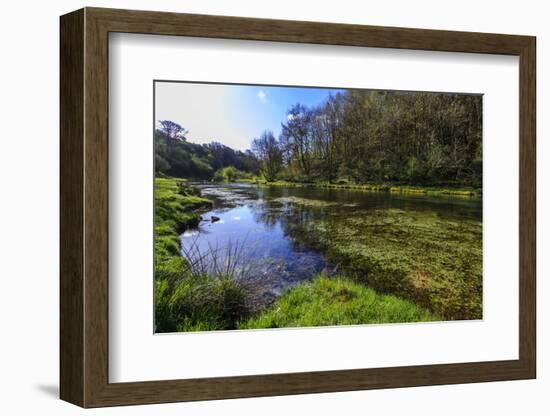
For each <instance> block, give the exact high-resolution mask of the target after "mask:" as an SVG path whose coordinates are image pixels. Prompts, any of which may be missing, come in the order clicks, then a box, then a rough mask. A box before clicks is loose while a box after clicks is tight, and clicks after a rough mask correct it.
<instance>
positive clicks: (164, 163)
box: [155, 90, 482, 187]
mask: <svg viewBox="0 0 550 416" xmlns="http://www.w3.org/2000/svg"><path fill="white" fill-rule="evenodd" d="M186 134H187V131H186V130H185V129H184V128H183V127H181V126H180V125H178V124H177V123H174V122H172V121H169V120H163V121H160V122H159V126H158V128H157V129H156V131H155V169H156V172H161V173H164V174H167V175H170V176H176V177H192V178H198V179H212V178H214V176H215V173H216V172H217V171H219V170H220V169H223V168H226V167H234V168H236V169H237V170H238V171H242V172H249V173H251V174H254V175H259V174H261V175H262V176H263V177H264V179H265V180H267V181H270V182H271V181H275V180H288V181H300V182H314V181H327V182H330V183H334V182H357V183H364V182H375V183H402V184H417V185H436V186H437V185H440V186H475V187H481V181H482V98H481V96H479V95H468V94H455V93H423V92H394V91H368V90H347V91H345V92H343V93H338V94H335V95H331V96H329V97H328V98H327V99H326V100H325V101H324V102H322V103H321V104H319V105H317V106H311V107H308V106H304V105H303V104H300V103H297V104H295V105H293V106H292V107H291V108H289V109H288V111H287V117H286V120H285V121H284V122H283V123H281V133H280V134H279V136H278V137H275V135H274V134H273V132H272V131H269V130H266V131H264V132H263V133H262V134H261V135H260V136H259V137H257V138H255V139H253V140H252V143H251V150H246V151H244V152H242V151H236V150H233V149H231V148H230V147H227V146H225V145H223V144H221V143H218V142H212V143H209V144H205V145H199V144H193V143H189V142H188V141H187V140H186V137H185V136H186ZM226 170H227V169H226ZM223 172H225V171H223ZM224 174H225V173H224ZM217 176H220V172H218V175H217Z"/></svg>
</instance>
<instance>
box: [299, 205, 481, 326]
mask: <svg viewBox="0 0 550 416" xmlns="http://www.w3.org/2000/svg"><path fill="white" fill-rule="evenodd" d="M301 232H302V233H303V235H304V236H307V238H308V240H309V241H308V244H309V245H310V246H313V247H314V248H316V249H321V250H323V251H324V252H325V253H326V255H327V257H328V258H329V259H330V260H331V261H332V262H334V263H336V264H338V265H339V266H340V267H343V269H344V270H346V272H348V273H349V274H350V275H351V276H352V277H353V278H354V280H355V281H357V282H361V283H364V284H366V285H368V286H369V287H372V288H373V289H375V290H376V291H378V292H380V293H390V294H395V295H397V296H400V297H403V298H407V299H410V300H412V301H414V302H415V303H417V304H419V305H421V306H424V307H426V308H428V309H430V310H432V311H433V312H434V313H436V314H438V315H440V316H442V317H444V318H446V319H481V317H482V243H481V241H482V227H481V223H480V222H479V221H475V220H468V219H463V218H460V219H458V218H457V219H452V218H442V217H440V216H438V215H437V214H435V213H432V212H421V211H402V210H398V209H385V210H376V211H366V212H363V213H358V214H356V215H354V216H334V217H333V218H329V219H328V220H324V221H316V220H311V221H309V222H308V223H307V224H306V225H305V229H304V230H301Z"/></svg>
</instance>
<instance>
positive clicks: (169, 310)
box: [60, 8, 536, 407]
mask: <svg viewBox="0 0 550 416" xmlns="http://www.w3.org/2000/svg"><path fill="white" fill-rule="evenodd" d="M535 49H536V47H535V38H534V37H530V36H518V35H500V34H486V33H466V32H451V31H435V30H421V29H403V28H390V27H374V26H360V25H342V24H328V23H314V22H296V21H283V20H265V19H251V18H240V17H225V16H206V15H189V14H175V13H160V12H146V11H130V10H114V9H99V8H85V9H81V10H78V11H75V12H72V13H70V14H67V15H65V16H62V17H61V50H60V53H61V128H60V130H61V273H60V274H61V276H60V278H61V294H60V295H61V305H60V323H61V340H60V341H61V351H60V359H61V368H60V371H61V386H60V395H61V398H62V399H63V400H66V401H68V402H71V403H74V404H77V405H79V406H82V407H101V406H115V405H129V404H146V403H163V402H177V401H190V400H211V399H224V398H237V397H257V396H268V395H287V394H303V393H320V392H336V391H349V390H362V389H377V388H396V387H409V386H423V385H436V384H454V383H473V382H486V381H500V380H520V379H530V378H535V376H536V333H535V310H536V308H535V280H536V279H535V241H536V239H535V219H536V212H535V205H536V204H535V202H536V199H535V183H536V182H535V181H536V179H535V105H536V97H535Z"/></svg>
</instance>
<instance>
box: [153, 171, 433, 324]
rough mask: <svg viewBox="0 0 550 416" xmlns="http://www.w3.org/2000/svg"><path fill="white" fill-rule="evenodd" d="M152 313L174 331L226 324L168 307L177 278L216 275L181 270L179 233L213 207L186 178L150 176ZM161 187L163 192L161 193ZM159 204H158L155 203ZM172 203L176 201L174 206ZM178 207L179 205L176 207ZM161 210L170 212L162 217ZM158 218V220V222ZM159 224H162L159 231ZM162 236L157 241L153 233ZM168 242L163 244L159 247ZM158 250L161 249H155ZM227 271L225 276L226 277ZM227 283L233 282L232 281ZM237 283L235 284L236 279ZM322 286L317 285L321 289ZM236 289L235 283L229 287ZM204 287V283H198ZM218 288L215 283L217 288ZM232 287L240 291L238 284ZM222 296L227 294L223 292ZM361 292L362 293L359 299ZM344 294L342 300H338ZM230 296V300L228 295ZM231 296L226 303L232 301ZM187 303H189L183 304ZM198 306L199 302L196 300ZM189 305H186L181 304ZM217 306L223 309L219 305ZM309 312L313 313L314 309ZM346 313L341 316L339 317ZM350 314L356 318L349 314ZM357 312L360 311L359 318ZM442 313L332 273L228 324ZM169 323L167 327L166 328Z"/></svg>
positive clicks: (385, 319)
mask: <svg viewBox="0 0 550 416" xmlns="http://www.w3.org/2000/svg"><path fill="white" fill-rule="evenodd" d="M155 181H156V182H155V184H156V187H155V230H156V235H155V283H156V284H155V315H156V324H157V330H158V332H173V331H174V330H175V328H178V329H176V330H177V331H179V332H181V331H204V330H215V329H218V330H223V329H228V328H216V327H214V328H212V326H211V322H206V323H204V322H200V320H199V322H195V323H194V324H189V323H188V322H186V321H187V317H183V318H182V321H184V326H183V327H184V328H185V329H184V330H182V329H181V328H182V326H179V327H178V326H177V325H175V324H174V322H173V321H174V316H167V314H169V315H172V314H173V312H171V310H173V308H174V307H175V306H176V307H177V308H176V309H180V307H181V305H176V304H177V302H178V299H177V296H176V297H175V296H174V295H177V292H178V291H179V289H180V286H179V285H180V284H181V283H182V282H184V283H185V284H186V285H188V286H189V285H191V286H193V285H195V284H198V285H204V284H205V282H208V280H210V282H209V283H208V284H211V283H213V282H214V281H215V280H216V279H210V278H209V277H207V276H205V279H206V280H200V281H193V277H192V276H190V275H188V274H186V273H187V272H186V260H185V259H184V258H183V256H182V255H181V241H180V234H181V233H182V232H183V231H185V230H186V229H188V228H190V227H195V226H196V225H198V223H199V221H200V212H202V211H203V210H208V209H211V208H212V201H210V200H208V199H206V198H202V197H199V196H197V195H194V194H189V192H191V191H190V189H189V188H188V186H187V184H186V180H185V179H178V178H156V179H155ZM161 191H162V192H163V193H162V195H161ZM160 201H163V204H164V205H167V206H169V207H170V209H169V210H166V209H164V210H163V208H166V206H163V204H160V203H159V202H160ZM159 205H160V209H159ZM174 205H175V206H174ZM174 208H176V209H174ZM178 208H179V209H178ZM157 211H162V213H163V214H165V215H163V216H161V215H157V214H158V212H157ZM166 214H170V215H169V217H168V218H167V217H166ZM159 220H161V221H160V223H159ZM159 228H160V229H161V230H162V232H161V233H159V232H158V230H159ZM159 237H160V238H164V239H165V240H166V239H168V243H167V241H163V242H162V244H160V245H158V244H157V243H158V239H159ZM165 244H168V248H166V247H162V246H163V245H165ZM159 251H160V252H159ZM226 278H227V276H225V277H224V279H226ZM232 283H235V284H236V283H238V282H236V281H234V282H232ZM237 286H238V285H237ZM320 288H322V290H320ZM232 289H233V290H235V287H233V288H232ZM201 290H204V287H202V288H201ZM216 290H219V288H216ZM237 293H239V295H241V293H240V292H239V291H238V290H237ZM304 293H306V294H307V296H306V297H305V298H303V297H302V301H300V302H299V303H298V304H296V303H295V302H294V303H291V305H292V306H291V307H289V306H288V305H287V306H286V307H285V306H284V305H285V304H284V302H287V300H288V299H291V300H292V299H297V298H299V297H300V295H302V296H303V294H304ZM367 296H368V297H369V299H370V300H369V303H371V304H372V302H376V304H377V305H378V308H379V309H378V310H377V311H376V313H377V314H375V315H374V316H373V315H372V312H369V313H368V314H367V313H366V311H364V310H358V309H357V307H358V306H357V305H364V304H365V301H366V298H367ZM223 298H224V301H227V300H228V299H227V298H226V297H225V296H223ZM312 298H313V299H315V300H316V302H314V303H311V302H310V299H312ZM363 298H364V299H363ZM342 299H343V300H342ZM230 301H231V302H232V300H230ZM231 302H230V303H231ZM336 302H338V303H337V304H338V308H339V309H338V310H337V311H334V312H333V313H332V314H329V316H326V315H325V316H324V318H323V320H318V319H317V320H316V318H313V319H312V318H309V317H307V316H308V315H311V314H310V313H309V314H308V313H307V311H311V308H312V307H313V306H314V305H318V304H319V303H324V304H325V305H327V306H331V305H332V306H333V305H334V304H336ZM186 306H189V305H186ZM200 306H203V305H200ZM183 309H184V310H185V309H189V308H188V307H186V308H183ZM222 309H226V308H225V305H222ZM299 310H302V311H305V313H304V317H303V318H300V319H296V318H295V316H296V313H297V311H299ZM313 315H314V316H316V315H318V314H313ZM344 316H345V318H343V317H344ZM349 316H352V317H355V318H349ZM293 317H294V318H293ZM359 317H365V318H364V319H363V320H362V319H360V318H359ZM163 319H169V320H172V324H171V326H170V327H166V326H162V325H161V326H158V324H159V323H160V321H161V320H163ZM440 319H441V318H440V317H438V316H437V315H434V314H433V313H431V312H429V311H428V310H427V309H425V308H422V307H420V306H418V305H416V304H414V303H412V302H410V301H409V300H406V299H402V298H400V297H398V296H394V295H383V294H378V293H377V292H376V291H374V289H372V288H368V287H366V286H364V285H362V284H360V283H357V282H354V281H353V280H352V279H350V278H348V277H345V276H338V277H337V278H334V279H333V278H332V277H331V278H327V277H326V276H323V275H316V276H314V277H313V278H312V279H311V280H308V281H306V282H303V283H301V284H299V285H297V286H294V287H292V288H290V289H288V290H287V291H285V293H284V295H283V296H282V297H280V298H279V299H277V301H275V303H274V304H273V305H271V306H270V307H267V308H265V309H263V310H262V311H260V312H259V313H257V314H255V315H254V316H250V317H249V318H247V319H244V320H243V319H239V320H238V321H235V322H234V325H233V326H234V328H231V329H254V328H258V329H259V328H275V327H280V326H279V325H278V324H277V322H284V323H288V324H285V325H284V326H282V327H295V326H304V327H308V326H328V325H349V324H374V323H404V322H426V321H437V320H440ZM168 328H170V330H167V329H168Z"/></svg>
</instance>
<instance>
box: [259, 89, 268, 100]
mask: <svg viewBox="0 0 550 416" xmlns="http://www.w3.org/2000/svg"><path fill="white" fill-rule="evenodd" d="M258 98H259V99H260V101H261V102H262V103H267V92H265V91H264V90H260V91H258Z"/></svg>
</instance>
